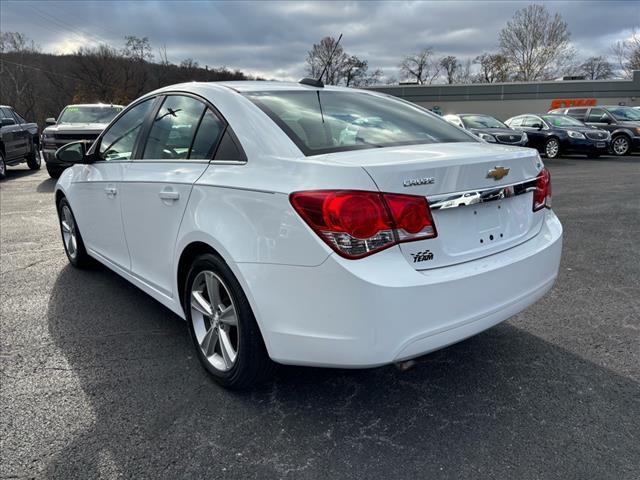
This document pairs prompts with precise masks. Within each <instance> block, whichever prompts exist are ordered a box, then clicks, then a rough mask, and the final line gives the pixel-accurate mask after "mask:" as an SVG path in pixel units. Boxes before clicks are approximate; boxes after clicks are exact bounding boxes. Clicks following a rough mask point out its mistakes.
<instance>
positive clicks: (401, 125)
mask: <svg viewBox="0 0 640 480" xmlns="http://www.w3.org/2000/svg"><path fill="white" fill-rule="evenodd" d="M247 96H248V97H249V99H250V100H252V101H253V102H254V103H255V104H256V105H257V106H258V107H260V108H261V109H262V110H263V111H264V112H265V113H266V114H267V115H269V116H270V117H271V119H272V120H274V121H275V122H276V123H277V124H278V126H280V128H282V130H283V131H284V132H285V133H286V134H287V135H288V136H289V138H291V140H293V142H294V143H295V144H296V145H297V146H298V147H299V148H300V150H302V151H303V152H304V153H305V154H306V155H317V154H321V153H329V152H339V151H345V150H354V149H364V148H376V147H387V146H392V145H414V144H421V143H449V142H473V141H475V140H474V139H473V138H471V137H470V136H469V135H467V134H466V133H464V132H462V131H460V130H459V129H457V128H455V127H453V126H452V125H451V124H449V123H448V122H447V121H445V120H443V119H441V118H438V117H436V116H433V115H430V114H428V113H426V112H424V111H423V110H422V109H420V108H418V107H416V106H413V105H410V104H407V103H405V102H401V101H398V100H395V99H391V98H386V97H379V96H376V95H370V94H367V93H360V92H339V91H316V90H311V91H269V92H252V93H249V94H247Z"/></svg>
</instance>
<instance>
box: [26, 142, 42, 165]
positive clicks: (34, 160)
mask: <svg viewBox="0 0 640 480" xmlns="http://www.w3.org/2000/svg"><path fill="white" fill-rule="evenodd" d="M41 164H42V159H41V158H40V151H39V150H38V148H37V146H36V145H34V148H33V152H31V153H30V154H29V155H27V166H28V167H29V168H30V169H31V170H40V165H41Z"/></svg>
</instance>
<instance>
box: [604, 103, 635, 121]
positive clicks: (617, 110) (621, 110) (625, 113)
mask: <svg viewBox="0 0 640 480" xmlns="http://www.w3.org/2000/svg"><path fill="white" fill-rule="evenodd" d="M609 112H611V115H613V116H614V117H615V119H616V120H623V121H624V120H631V121H636V122H637V121H640V110H636V109H634V108H631V107H612V108H609Z"/></svg>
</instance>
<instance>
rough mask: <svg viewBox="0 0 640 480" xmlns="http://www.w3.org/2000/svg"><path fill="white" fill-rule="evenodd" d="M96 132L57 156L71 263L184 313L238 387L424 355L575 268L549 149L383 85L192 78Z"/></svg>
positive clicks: (216, 367) (492, 321)
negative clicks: (565, 265)
mask: <svg viewBox="0 0 640 480" xmlns="http://www.w3.org/2000/svg"><path fill="white" fill-rule="evenodd" d="M86 145H87V144H85V143H83V142H76V143H72V144H69V145H67V146H65V147H63V148H61V149H60V150H59V151H58V152H57V153H56V155H58V157H59V159H60V160H61V161H63V162H68V163H73V164H74V166H73V167H72V168H70V169H68V170H66V171H65V172H64V173H63V175H62V176H61V177H60V179H59V181H58V183H57V186H56V192H55V200H56V205H57V208H58V212H59V218H60V227H61V231H62V238H63V242H64V247H65V250H66V253H67V256H68V258H69V261H70V262H71V263H72V264H73V265H74V266H76V267H83V266H85V265H87V264H88V263H90V262H91V261H92V260H97V261H99V262H100V263H102V264H104V265H106V266H107V267H109V268H110V269H112V270H114V271H115V272H117V273H118V274H120V275H122V276H123V277H124V278H126V279H127V280H129V281H130V282H131V283H132V284H134V285H135V286H137V287H139V288H140V289H142V290H143V291H145V292H146V293H148V294H149V295H151V296H152V297H153V298H155V299H156V300H158V301H159V302H160V303H162V304H163V305H165V306H166V307H167V308H169V309H170V310H172V311H173V312H175V313H176V314H178V315H179V316H181V317H182V318H184V319H185V320H186V321H187V324H188V326H189V329H190V331H191V335H192V338H193V341H194V344H195V348H196V351H197V354H198V357H199V359H200V361H201V362H202V364H203V365H204V367H205V368H206V369H207V370H208V371H209V372H210V374H211V375H212V376H213V377H214V378H215V379H216V380H217V381H218V382H219V383H221V384H222V385H224V386H227V387H233V388H241V387H247V386H249V385H252V384H255V383H256V382H259V381H263V380H264V379H265V378H267V377H268V376H269V375H270V373H271V372H272V371H273V368H274V365H275V363H285V364H297V365H314V366H323V367H350V368H360V367H372V366H378V365H384V364H388V363H393V362H400V361H404V360H408V359H411V358H413V357H416V356H419V355H423V354H425V353H427V352H430V351H433V350H436V349H439V348H442V347H445V346H447V345H450V344H452V343H455V342H458V341H460V340H463V339H465V338H467V337H469V336H471V335H475V334H477V333H479V332H481V331H483V330H486V329H487V328H490V327H491V326H493V325H496V324H497V323H499V322H502V321H503V320H506V319H507V318H509V317H511V316H512V315H514V314H516V313H518V312H520V311H521V310H523V309H524V308H526V307H527V306H529V305H531V304H532V303H533V302H535V301H536V300H538V299H539V298H540V297H542V296H543V295H544V294H545V293H546V292H547V291H548V290H549V289H550V288H551V287H552V285H553V283H554V281H555V279H556V276H557V274H558V266H559V262H560V254H561V249H562V227H561V225H560V222H559V221H558V219H557V217H556V216H555V215H554V213H553V212H552V210H551V209H550V200H551V184H550V177H549V173H548V171H547V170H546V168H545V167H544V166H543V164H542V161H541V160H540V157H539V156H538V154H537V152H536V151H535V150H532V149H524V148H517V147H510V146H501V145H490V144H487V143H486V142H481V141H478V139H477V138H475V137H473V136H471V135H470V134H468V133H466V132H464V131H462V130H460V129H458V128H456V127H454V126H452V125H450V124H449V123H447V122H446V121H445V120H443V119H441V118H439V117H438V116H436V115H433V114H431V113H429V112H428V111H426V110H425V109H422V108H420V107H418V106H416V105H413V104H409V103H407V102H404V101H401V100H398V99H395V98H393V97H390V96H387V95H384V94H380V93H375V92H371V91H359V90H353V89H348V88H337V87H324V88H323V87H321V86H312V85H308V84H297V83H278V82H230V83H187V84H182V85H176V86H172V87H167V88H163V89H160V90H157V91H155V92H152V93H149V94H147V95H145V96H143V97H142V98H140V99H138V100H136V101H135V102H134V103H132V104H131V105H130V106H129V107H127V108H126V109H125V110H124V111H123V112H122V113H121V114H120V115H118V117H116V118H115V119H114V120H113V121H112V122H111V124H110V125H109V126H108V127H107V128H106V129H105V131H104V132H103V133H102V134H101V135H100V137H99V138H98V139H97V140H96V142H95V143H94V144H93V145H91V146H90V148H88V149H87V148H86ZM470 196H472V197H473V199H474V201H473V202H467V201H465V200H466V199H467V198H469V197H470Z"/></svg>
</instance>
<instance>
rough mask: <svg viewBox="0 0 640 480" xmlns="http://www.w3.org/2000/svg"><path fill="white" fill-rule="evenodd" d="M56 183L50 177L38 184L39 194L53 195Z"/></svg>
mask: <svg viewBox="0 0 640 480" xmlns="http://www.w3.org/2000/svg"><path fill="white" fill-rule="evenodd" d="M56 181H57V180H56V179H55V178H51V177H49V178H47V179H46V180H43V181H42V182H40V183H39V184H38V186H37V187H36V191H37V192H38V193H52V192H53V190H54V189H55V188H56Z"/></svg>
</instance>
